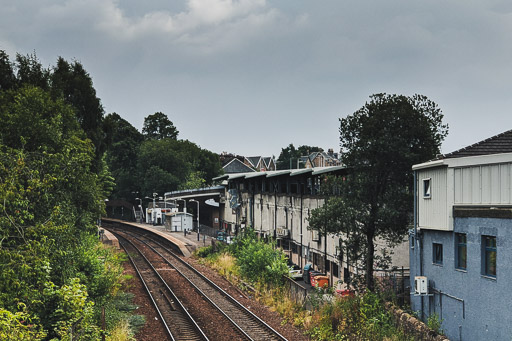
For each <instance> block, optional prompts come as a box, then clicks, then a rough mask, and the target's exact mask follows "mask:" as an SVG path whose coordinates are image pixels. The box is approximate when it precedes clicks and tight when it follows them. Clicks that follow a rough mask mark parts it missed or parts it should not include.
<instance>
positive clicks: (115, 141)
mask: <svg viewBox="0 0 512 341" xmlns="http://www.w3.org/2000/svg"><path fill="white" fill-rule="evenodd" d="M104 129H105V133H106V136H107V139H108V142H107V144H108V147H107V153H106V155H107V157H106V160H107V164H108V167H109V168H110V170H111V172H112V175H113V176H114V178H115V179H116V186H115V189H114V192H113V193H112V198H116V199H126V200H131V199H133V194H132V192H134V191H137V192H138V191H140V179H139V177H138V176H137V162H138V157H139V156H138V154H139V149H140V146H141V143H142V142H143V141H144V137H143V136H142V134H141V133H140V132H139V131H138V130H137V129H135V127H133V126H132V125H131V124H130V123H129V122H128V121H126V120H125V119H123V118H122V117H121V116H119V115H118V114H116V113H112V114H109V115H107V116H106V117H105V120H104Z"/></svg>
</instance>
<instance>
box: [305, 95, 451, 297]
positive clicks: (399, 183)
mask: <svg viewBox="0 0 512 341" xmlns="http://www.w3.org/2000/svg"><path fill="white" fill-rule="evenodd" d="M442 119H443V114H442V112H441V110H440V109H439V108H438V106H437V105H436V104H435V103H434V102H432V101H431V100H429V99H428V98H427V97H425V96H421V95H414V96H413V97H406V96H402V95H387V94H376V95H372V96H370V101H369V102H368V103H366V104H365V105H364V106H363V107H362V108H361V109H359V110H358V111H356V112H355V113H354V114H352V115H350V116H347V117H346V118H343V119H340V129H339V131H340V142H341V143H340V144H341V147H342V150H343V154H342V161H343V163H344V164H345V165H346V166H347V167H348V169H349V174H348V175H347V176H346V177H344V178H343V179H344V181H339V180H338V181H337V182H336V183H335V184H334V186H332V187H331V188H330V189H329V191H330V192H331V193H336V194H337V195H336V196H331V197H329V198H328V199H327V200H326V207H325V208H324V207H321V208H319V209H317V210H315V211H313V214H312V215H313V217H314V218H313V219H312V224H311V227H312V228H316V229H319V228H320V225H321V224H325V222H327V225H328V226H330V227H329V231H331V232H332V233H336V234H339V235H342V236H343V238H344V240H345V241H344V242H345V247H347V248H349V249H351V250H350V251H351V252H352V254H353V256H354V257H357V259H360V260H362V262H363V263H364V266H365V270H366V271H365V276H366V279H365V282H366V286H367V288H368V289H370V290H373V288H374V282H373V272H374V263H375V240H376V239H377V238H380V239H382V240H384V241H385V242H387V245H388V246H393V245H395V244H396V243H399V242H401V241H402V240H403V238H404V236H405V234H406V232H407V228H408V226H409V224H410V223H411V215H412V210H413V172H412V165H413V164H417V163H421V162H424V161H426V160H430V159H432V158H434V157H435V156H436V155H437V154H438V153H439V150H440V146H441V142H442V141H443V140H444V138H445V137H446V135H447V134H448V126H447V125H445V124H443V123H442ZM322 214H324V215H325V216H322Z"/></svg>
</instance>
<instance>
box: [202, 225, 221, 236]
mask: <svg viewBox="0 0 512 341" xmlns="http://www.w3.org/2000/svg"><path fill="white" fill-rule="evenodd" d="M200 226H201V228H200V231H199V233H200V234H205V235H207V236H209V237H212V238H217V232H219V231H220V230H219V229H216V228H213V227H210V226H207V225H203V224H200Z"/></svg>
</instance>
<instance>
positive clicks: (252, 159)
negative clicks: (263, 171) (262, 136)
mask: <svg viewBox="0 0 512 341" xmlns="http://www.w3.org/2000/svg"><path fill="white" fill-rule="evenodd" d="M246 159H247V161H249V163H250V164H251V165H252V166H253V167H254V168H256V167H257V166H258V163H259V162H260V159H261V156H249V157H246Z"/></svg>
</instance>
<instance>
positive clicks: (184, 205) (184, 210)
mask: <svg viewBox="0 0 512 341" xmlns="http://www.w3.org/2000/svg"><path fill="white" fill-rule="evenodd" d="M180 200H183V212H184V213H187V199H181V198H178V199H176V201H180ZM181 229H182V230H183V231H185V228H184V227H183V215H181Z"/></svg>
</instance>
